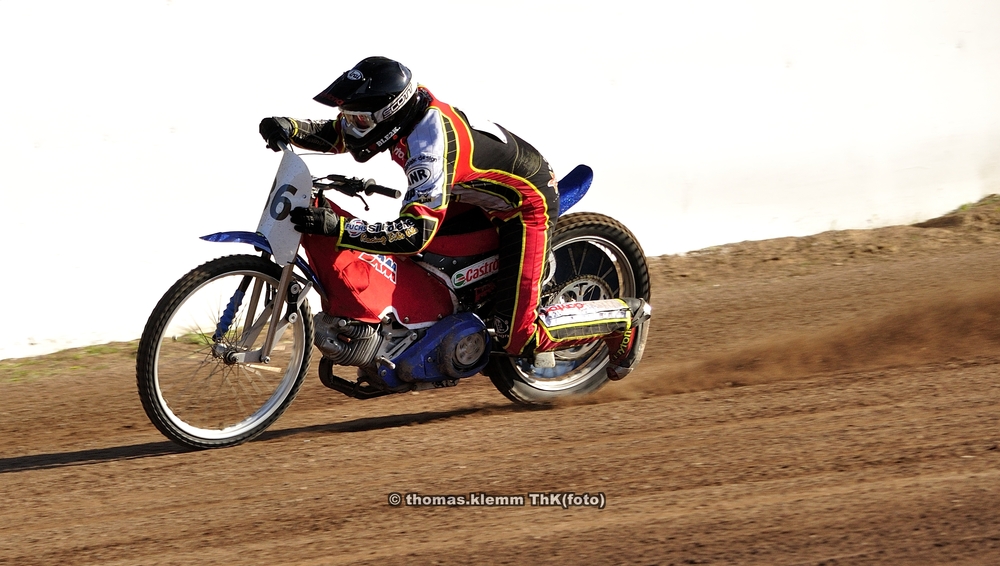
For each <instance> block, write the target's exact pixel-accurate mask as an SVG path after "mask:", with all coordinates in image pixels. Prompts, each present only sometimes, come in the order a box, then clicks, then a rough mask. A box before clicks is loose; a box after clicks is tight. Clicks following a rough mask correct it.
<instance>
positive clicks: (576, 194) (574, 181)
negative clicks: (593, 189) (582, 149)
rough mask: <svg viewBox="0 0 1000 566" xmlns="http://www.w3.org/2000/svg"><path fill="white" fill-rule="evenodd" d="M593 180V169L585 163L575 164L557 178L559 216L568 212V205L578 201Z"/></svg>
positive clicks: (570, 205)
mask: <svg viewBox="0 0 1000 566" xmlns="http://www.w3.org/2000/svg"><path fill="white" fill-rule="evenodd" d="M593 180H594V170H593V169H591V168H590V167H587V166H586V165H577V166H576V167H575V168H574V169H573V170H572V171H570V172H569V174H567V175H566V176H565V177H563V178H562V179H560V180H559V216H562V215H563V214H566V213H567V212H569V209H570V207H572V206H573V205H574V204H576V203H578V202H580V199H582V198H583V195H585V194H587V191H588V190H589V189H590V183H591V182H592V181H593Z"/></svg>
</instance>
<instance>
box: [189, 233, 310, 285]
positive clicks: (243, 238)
mask: <svg viewBox="0 0 1000 566" xmlns="http://www.w3.org/2000/svg"><path fill="white" fill-rule="evenodd" d="M201 239H202V240H206V241H209V242H234V243H240V244H250V245H252V246H253V247H255V248H257V249H259V250H263V251H265V252H267V253H271V244H269V243H268V242H267V239H266V238H265V237H264V236H262V235H260V234H257V233H256V232H241V231H236V232H216V233H215V234H209V235H207V236H202V237H201ZM295 267H298V268H299V269H300V270H301V271H302V274H303V275H305V276H306V278H307V279H309V281H311V282H312V284H313V288H314V289H316V292H317V293H319V295H320V297H322V298H323V299H324V300H325V299H326V290H325V289H323V284H322V283H320V281H319V278H318V277H316V274H315V273H314V272H313V270H312V268H311V267H309V263H308V262H307V261H306V260H305V259H304V258H303V257H302V256H300V255H298V256H295Z"/></svg>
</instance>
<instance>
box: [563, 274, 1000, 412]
mask: <svg viewBox="0 0 1000 566" xmlns="http://www.w3.org/2000/svg"><path fill="white" fill-rule="evenodd" d="M996 356H1000V289H996V288H995V286H992V285H977V286H967V287H963V288H952V289H949V290H947V291H944V292H938V293H937V294H935V295H928V296H924V297H921V298H915V299H912V300H910V301H908V302H907V303H905V304H901V305H900V306H899V307H897V308H896V309H895V310H893V311H890V312H889V313H883V314H882V315H881V316H877V317H869V318H864V317H859V319H857V320H855V321H852V322H850V323H845V324H842V325H839V326H837V327H835V328H832V329H827V330H824V331H819V332H816V333H811V334H803V333H801V332H799V333H796V334H794V335H792V334H788V335H783V336H774V337H771V338H769V339H766V340H761V341H757V342H754V343H746V344H743V345H739V346H737V347H735V348H733V349H732V350H730V351H728V352H726V353H720V354H718V355H713V356H710V357H708V358H705V359H702V360H699V361H696V362H692V363H688V364H673V365H661V366H658V367H656V368H653V369H651V370H648V371H645V372H643V371H642V369H643V368H641V367H640V368H639V369H638V370H637V372H636V375H635V378H636V379H632V380H628V379H626V380H624V381H622V382H621V383H618V384H611V385H610V386H609V387H606V388H605V389H603V390H602V391H600V392H598V393H597V394H596V395H593V396H591V397H590V398H588V399H589V402H603V401H614V400H622V399H634V398H641V397H648V396H655V395H669V394H675V393H686V392H692V391H703V390H708V389H717V388H722V387H736V386H746V385H757V384H764V383H774V382H778V381H787V380H795V379H803V378H807V377H810V376H815V375H830V374H837V373H844V372H855V371H862V370H874V369H879V368H889V367H908V366H918V365H922V364H933V363H944V362H950V361H958V360H969V359H975V358H982V357H996ZM583 402H588V401H586V400H585V401H583Z"/></svg>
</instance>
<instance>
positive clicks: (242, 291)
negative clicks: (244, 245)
mask: <svg viewBox="0 0 1000 566" xmlns="http://www.w3.org/2000/svg"><path fill="white" fill-rule="evenodd" d="M294 270H295V264H292V263H288V264H286V265H285V266H284V267H283V268H282V270H281V278H280V279H279V280H278V287H277V288H276V289H275V292H274V299H273V300H272V301H271V304H270V305H266V306H265V308H264V311H263V312H262V313H261V315H260V318H258V319H257V320H255V321H253V324H252V325H251V326H250V327H249V328H245V329H244V331H243V336H242V337H241V338H240V341H239V343H238V344H237V346H238V349H234V348H232V347H231V346H229V345H227V344H225V343H224V341H223V340H222V337H223V336H225V334H226V332H228V331H229V326H230V325H231V324H232V321H233V319H234V318H235V315H236V312H238V311H239V308H240V305H241V304H242V302H243V298H244V296H245V295H246V292H247V290H248V289H249V286H250V285H249V284H250V279H251V278H250V277H246V278H244V280H243V282H242V283H241V284H240V286H239V287H238V288H237V289H236V291H235V293H233V296H232V297H231V298H230V300H229V304H228V305H227V306H226V310H225V312H224V313H223V314H222V316H221V317H220V319H219V324H218V326H217V328H216V331H215V335H214V339H215V345H214V346H213V348H212V350H213V352H214V353H215V355H216V356H217V357H220V358H224V359H225V361H226V363H229V364H246V363H251V364H252V363H264V364H266V363H269V362H270V361H271V351H272V350H273V349H274V345H275V342H276V341H277V339H279V338H281V335H282V334H284V332H285V328H286V327H287V326H288V325H289V324H293V323H294V322H295V321H296V320H297V319H298V316H299V307H301V306H302V303H303V302H304V301H305V300H306V295H307V294H308V293H309V290H310V289H311V288H312V282H307V283H306V284H305V286H303V285H302V284H300V283H299V282H298V281H294V278H295V273H294ZM262 283H263V282H262V281H260V280H258V281H257V282H256V284H255V285H254V290H253V293H252V296H251V299H250V306H249V309H248V310H247V312H248V313H250V314H251V315H252V314H253V313H256V311H257V302H258V300H259V299H260V290H261V284H262ZM289 291H291V293H290V295H291V296H289ZM286 297H288V298H289V299H292V300H286ZM286 303H287V304H288V309H287V310H286V311H284V313H282V309H281V305H284V304H286ZM276 307H277V308H276ZM268 319H270V322H271V323H270V324H269V325H268V327H267V334H266V335H265V337H264V343H263V344H261V347H260V349H259V350H252V351H247V350H246V348H248V347H250V345H251V344H253V343H254V341H255V340H256V339H257V336H259V335H260V331H261V329H262V328H263V327H264V324H266V323H267V322H268Z"/></svg>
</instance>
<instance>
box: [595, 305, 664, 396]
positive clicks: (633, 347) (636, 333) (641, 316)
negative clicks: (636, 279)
mask: <svg viewBox="0 0 1000 566" xmlns="http://www.w3.org/2000/svg"><path fill="white" fill-rule="evenodd" d="M623 300H624V301H625V302H626V303H627V304H628V307H629V309H631V310H632V324H631V325H630V326H629V329H628V330H626V331H625V332H615V333H614V334H611V335H609V336H607V337H606V338H604V343H605V344H607V345H608V352H609V360H608V365H607V371H608V379H611V380H613V381H618V380H619V379H622V378H623V377H625V376H626V375H628V374H630V373H632V370H634V369H635V368H636V366H638V365H639V360H640V359H642V351H643V349H645V346H646V334H647V332H648V331H649V316H650V313H651V312H652V307H650V305H649V303H647V302H646V301H644V300H642V299H623Z"/></svg>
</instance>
